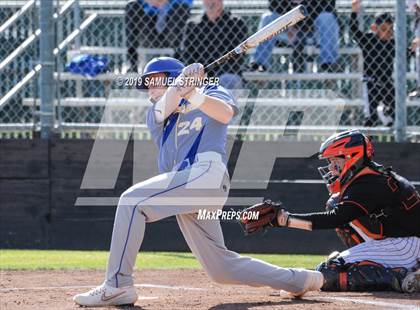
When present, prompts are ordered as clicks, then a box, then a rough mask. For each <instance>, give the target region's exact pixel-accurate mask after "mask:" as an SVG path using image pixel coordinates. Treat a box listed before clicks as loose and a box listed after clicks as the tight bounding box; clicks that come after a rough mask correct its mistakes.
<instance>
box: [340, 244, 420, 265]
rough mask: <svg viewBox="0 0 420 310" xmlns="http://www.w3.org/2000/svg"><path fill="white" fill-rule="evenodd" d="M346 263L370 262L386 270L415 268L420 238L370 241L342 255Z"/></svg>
mask: <svg viewBox="0 0 420 310" xmlns="http://www.w3.org/2000/svg"><path fill="white" fill-rule="evenodd" d="M339 257H342V258H343V259H344V261H345V262H346V263H355V262H361V261H364V260H370V261H373V262H376V263H379V264H381V265H383V266H384V267H386V268H396V267H405V268H407V269H410V268H413V267H414V266H415V265H416V263H417V259H420V238H418V237H403V238H386V239H382V240H374V239H370V240H367V241H365V242H363V243H360V244H358V245H356V246H354V247H351V248H349V249H347V250H345V251H343V252H341V253H340V255H339Z"/></svg>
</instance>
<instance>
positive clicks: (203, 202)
mask: <svg viewBox="0 0 420 310" xmlns="http://www.w3.org/2000/svg"><path fill="white" fill-rule="evenodd" d="M146 77H147V78H148V80H149V81H150V80H153V79H156V80H161V79H162V78H168V77H174V78H176V80H175V82H174V83H173V84H171V85H161V84H160V83H149V84H148V85H146V84H145V83H143V82H141V83H139V85H138V87H139V88H140V89H146V90H147V91H148V94H149V98H150V101H151V103H152V105H151V107H150V109H149V111H148V113H147V126H148V128H149V129H150V131H151V134H152V137H153V140H154V142H155V144H156V146H157V147H158V150H159V155H158V167H159V172H160V173H161V174H159V175H158V176H155V177H153V178H151V179H148V180H146V181H143V182H140V183H138V184H135V185H133V186H132V187H130V188H129V189H128V190H126V191H125V192H124V193H123V194H122V195H121V197H120V200H119V203H118V208H117V211H116V215H115V221H114V229H113V233H112V241H111V249H110V255H109V259H108V266H107V271H106V278H105V281H104V283H103V284H102V285H100V286H98V287H96V288H94V289H92V290H90V291H89V292H87V293H83V294H78V295H76V296H74V298H73V300H74V301H75V302H76V303H77V304H79V305H83V306H109V305H123V304H133V303H135V302H136V301H137V298H138V295H137V292H136V289H135V287H134V281H133V277H132V274H133V268H134V265H135V260H136V256H137V253H138V251H139V249H140V246H141V243H142V241H143V237H144V232H145V226H146V223H151V222H155V221H158V220H160V219H163V218H166V217H169V216H173V215H175V216H176V219H177V221H178V224H179V227H180V229H181V232H182V234H183V235H184V238H185V240H186V242H187V244H188V246H189V247H190V249H191V251H192V252H193V254H194V255H195V257H196V258H197V259H198V261H199V262H200V264H201V266H202V267H203V269H204V270H205V272H206V273H207V275H208V276H209V277H210V278H211V279H212V280H214V281H216V282H218V283H224V284H242V285H251V286H269V287H272V288H274V289H279V290H281V289H282V290H285V291H288V292H291V293H292V294H293V295H303V294H304V293H305V292H307V291H310V290H318V289H320V288H321V286H322V284H323V276H322V274H321V273H320V272H317V271H310V270H305V269H293V268H281V267H277V266H274V265H271V264H268V263H265V262H263V261H260V260H256V259H253V258H250V257H245V256H241V255H239V254H238V253H235V252H232V251H229V250H228V249H227V248H226V246H225V244H224V240H223V233H222V230H221V227H220V222H219V220H217V219H211V220H207V219H206V220H200V219H198V218H197V213H198V212H199V210H208V211H217V210H220V209H222V208H223V205H224V204H225V202H226V200H227V197H228V194H229V188H230V180H229V175H228V173H227V169H226V161H227V156H226V150H225V148H226V137H227V126H228V124H229V122H230V121H231V119H232V118H233V117H234V116H235V114H236V113H237V108H236V106H235V100H234V98H233V96H232V95H231V94H230V92H229V91H227V90H226V89H224V88H223V87H221V86H218V85H206V86H199V84H198V82H200V81H201V80H202V79H203V78H204V68H203V65H201V64H197V63H196V64H192V65H189V66H187V67H185V66H184V64H182V63H181V62H180V61H178V60H177V59H174V58H170V57H160V58H154V59H152V60H151V61H150V62H149V63H148V64H147V65H146V67H145V68H144V72H143V75H142V81H145V78H146ZM187 79H188V81H191V80H194V81H195V82H194V83H186V82H185V81H186V80H187Z"/></svg>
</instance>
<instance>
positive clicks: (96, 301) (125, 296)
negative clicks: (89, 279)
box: [73, 283, 138, 307]
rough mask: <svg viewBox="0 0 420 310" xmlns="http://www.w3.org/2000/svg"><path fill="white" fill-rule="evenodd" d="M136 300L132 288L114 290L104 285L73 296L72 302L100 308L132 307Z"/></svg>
mask: <svg viewBox="0 0 420 310" xmlns="http://www.w3.org/2000/svg"><path fill="white" fill-rule="evenodd" d="M137 298H138V295H137V293H136V289H135V288H134V286H126V287H119V288H116V287H112V286H109V285H106V284H105V283H104V284H102V285H100V286H97V287H95V288H93V289H91V290H90V291H89V292H86V293H83V294H77V295H75V296H74V297H73V301H74V302H75V303H76V304H78V305H80V306H86V307H88V306H89V307H100V306H121V305H130V304H131V305H132V304H134V303H135V302H136V301H137Z"/></svg>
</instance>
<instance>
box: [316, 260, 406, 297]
mask: <svg viewBox="0 0 420 310" xmlns="http://www.w3.org/2000/svg"><path fill="white" fill-rule="evenodd" d="M316 270H318V271H320V272H321V273H322V274H323V275H324V279H325V280H324V285H323V286H322V288H321V290H323V291H335V292H338V291H355V292H363V291H365V292H370V291H398V292H401V291H402V290H401V283H402V281H403V279H404V277H405V276H406V274H407V269H406V268H402V267H401V268H385V267H384V266H382V265H380V264H377V263H374V262H371V261H362V262H358V263H353V264H343V261H341V262H340V261H339V260H330V261H327V262H324V263H321V264H320V265H318V267H317V268H316Z"/></svg>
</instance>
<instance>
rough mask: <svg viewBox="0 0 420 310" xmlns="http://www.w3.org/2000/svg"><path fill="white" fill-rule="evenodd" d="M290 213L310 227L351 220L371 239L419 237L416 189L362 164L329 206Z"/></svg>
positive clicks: (395, 176)
mask: <svg viewBox="0 0 420 310" xmlns="http://www.w3.org/2000/svg"><path fill="white" fill-rule="evenodd" d="M290 216H292V217H293V218H299V219H302V220H307V221H311V222H312V229H330V228H337V227H342V226H343V225H344V224H347V223H349V222H352V223H353V224H354V225H356V226H358V227H359V228H360V229H361V230H362V231H363V232H364V233H365V234H366V235H368V236H369V237H371V238H373V239H381V238H383V237H405V236H417V237H420V224H419V223H420V196H419V193H418V192H417V191H416V190H415V188H414V186H413V185H412V184H411V183H410V182H409V181H407V180H406V179H405V178H403V177H401V176H400V175H398V174H396V173H395V172H393V171H390V170H387V171H386V172H385V173H379V172H377V171H374V170H371V169H370V168H365V169H364V171H362V172H361V173H359V176H358V177H357V176H356V178H355V179H354V180H353V181H352V182H351V183H350V184H349V185H348V186H347V187H346V188H345V189H344V191H343V192H342V194H341V195H340V197H339V199H338V201H337V204H336V205H335V207H334V208H333V209H332V210H330V211H325V212H317V213H307V214H293V213H291V214H290ZM372 228H374V229H372ZM372 230H375V231H374V232H372Z"/></svg>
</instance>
